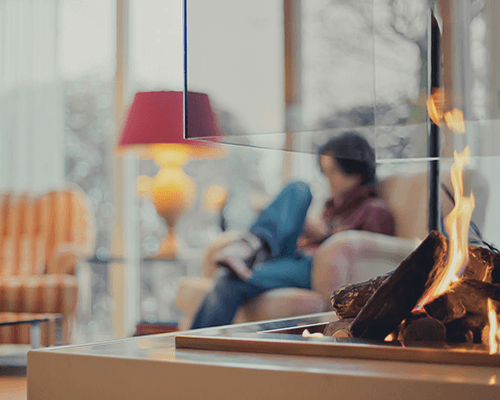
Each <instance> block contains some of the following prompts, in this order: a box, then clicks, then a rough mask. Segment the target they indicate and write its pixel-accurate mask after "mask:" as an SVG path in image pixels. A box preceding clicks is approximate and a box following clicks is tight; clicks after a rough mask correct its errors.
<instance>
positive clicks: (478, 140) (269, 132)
mask: <svg viewBox="0 0 500 400" xmlns="http://www.w3.org/2000/svg"><path fill="white" fill-rule="evenodd" d="M431 3H432V4H431V7H430V6H429V2H428V1H427V0H399V1H395V2H393V1H388V0H362V1H357V2H345V1H342V0H334V1H329V2H324V1H321V0H310V1H299V0H295V1H289V2H283V1H281V0H272V1H264V0H260V1H256V2H251V3H248V2H245V3H238V2H236V3H235V2H230V1H228V0H214V1H212V2H209V3H206V2H203V1H202V0H187V1H186V5H185V16H186V40H185V49H186V68H185V74H186V75H185V78H186V81H185V83H186V90H188V91H195V92H204V93H207V94H208V95H209V97H210V99H211V102H212V105H213V107H214V108H215V109H216V110H217V112H218V115H219V118H220V121H221V125H222V127H223V131H224V134H223V137H222V138H221V139H219V140H221V141H222V142H224V143H229V144H237V145H245V146H253V147H261V148H268V149H281V150H292V151H298V152H313V151H314V149H315V148H316V144H317V143H319V142H321V141H322V140H324V139H325V138H326V137H328V136H329V135H332V134H335V133H337V132H339V131H343V130H345V129H350V128H353V129H357V130H361V131H362V132H363V133H364V134H365V135H366V136H367V138H368V139H369V140H370V141H371V142H372V143H374V145H375V147H376V149H377V158H378V159H401V158H421V157H426V156H427V155H428V146H429V143H428V136H429V133H428V132H429V123H428V121H429V118H428V113H427V106H426V99H427V98H428V97H429V94H430V93H431V87H430V86H431V84H430V79H431V76H430V75H431V69H430V65H431V55H430V54H431V49H432V47H433V46H435V45H436V43H439V42H441V49H442V52H441V54H442V59H441V60H440V61H438V65H441V66H442V68H441V72H442V78H441V88H442V89H443V90H444V91H445V92H446V96H445V97H444V101H445V109H444V110H443V111H446V110H452V109H453V108H457V109H459V110H460V111H462V112H463V114H464V116H465V119H466V121H467V122H466V123H465V126H466V133H465V134H462V135H457V134H454V133H453V132H452V131H450V129H448V128H447V127H446V126H444V119H442V120H441V122H440V124H441V125H442V129H441V130H440V133H439V135H440V150H441V155H442V156H443V157H452V155H453V149H458V150H461V149H462V148H463V147H464V145H465V144H467V145H469V147H470V148H471V152H472V155H473V156H474V155H494V154H498V153H499V151H500V148H499V144H498V143H497V142H498V140H497V139H496V135H494V132H495V131H496V130H497V128H498V127H499V115H500V113H499V105H498V89H499V87H500V78H499V77H498V72H497V71H498V70H500V69H499V68H498V64H499V54H498V53H499V52H498V48H499V46H498V41H499V39H498V37H499V35H498V27H497V26H496V25H497V24H495V23H494V21H495V20H497V19H498V17H499V6H498V5H497V4H496V3H495V2H494V1H493V0H486V1H484V2H469V1H466V2H452V1H450V0H440V1H435V2H431ZM283 4H285V5H287V4H288V5H287V6H285V7H284V6H283ZM431 11H432V13H433V14H431ZM431 15H434V16H435V19H436V23H437V25H438V26H439V30H440V32H441V35H438V36H439V37H435V38H434V39H439V40H437V41H436V40H434V41H433V37H432V34H431V25H432V24H431ZM495 18H496V19H495ZM285 43H286V45H285ZM187 111H188V115H189V109H188V110H187ZM186 136H187V137H188V138H193V139H196V138H198V137H197V133H196V132H192V131H190V130H189V124H188V128H187V130H186ZM205 139H207V138H205Z"/></svg>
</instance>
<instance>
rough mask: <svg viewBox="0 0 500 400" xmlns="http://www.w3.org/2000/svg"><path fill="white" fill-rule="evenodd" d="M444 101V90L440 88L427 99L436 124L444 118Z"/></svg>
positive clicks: (430, 113) (431, 116) (432, 118)
mask: <svg viewBox="0 0 500 400" xmlns="http://www.w3.org/2000/svg"><path fill="white" fill-rule="evenodd" d="M443 102H444V97H443V91H442V90H440V89H437V90H436V91H434V93H432V94H431V95H430V97H429V98H428V99H427V101H426V104H427V112H428V113H429V117H430V118H431V120H432V122H434V123H435V124H436V125H440V123H441V119H442V118H443Z"/></svg>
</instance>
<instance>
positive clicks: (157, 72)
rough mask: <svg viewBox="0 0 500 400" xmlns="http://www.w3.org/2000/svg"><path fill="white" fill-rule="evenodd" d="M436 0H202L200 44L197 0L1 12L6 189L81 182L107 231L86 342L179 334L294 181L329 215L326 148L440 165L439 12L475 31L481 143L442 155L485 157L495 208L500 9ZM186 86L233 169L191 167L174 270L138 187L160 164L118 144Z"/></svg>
mask: <svg viewBox="0 0 500 400" xmlns="http://www.w3.org/2000/svg"><path fill="white" fill-rule="evenodd" d="M435 3H436V2H433V1H427V0H359V1H356V2H351V1H346V0H308V1H300V0H296V1H278V0H272V1H269V0H258V1H253V2H245V3H244V4H240V3H235V2H230V1H228V0H213V1H204V0H189V1H187V4H186V18H187V27H186V34H187V41H185V38H184V22H183V21H184V17H183V14H184V7H185V4H184V1H182V0H140V1H139V0H83V1H82V0H0V33H1V43H2V45H1V52H0V71H1V73H0V105H1V106H0V192H3V193H6V192H9V191H10V192H14V193H26V192H29V193H30V194H32V195H35V196H36V195H39V194H43V193H45V192H47V191H50V190H57V189H60V188H63V187H65V186H68V185H70V186H71V185H76V186H77V187H78V188H80V189H81V190H82V191H83V193H85V195H86V198H87V204H88V207H89V210H90V212H91V215H92V221H93V225H94V228H95V246H94V248H93V251H92V254H88V255H86V257H85V258H83V259H82V260H81V263H84V264H85V265H86V266H87V268H88V270H89V273H88V274H87V275H86V278H82V279H83V281H81V282H86V283H84V284H82V286H81V287H80V296H81V304H80V306H79V307H80V309H79V316H78V321H79V323H78V328H77V332H76V335H75V339H74V341H76V342H80V343H81V342H91V341H97V340H108V339H113V338H121V337H125V336H130V335H132V334H134V332H135V331H136V330H137V326H138V324H140V323H144V324H163V325H167V326H169V325H172V326H175V324H176V321H178V319H179V318H180V317H181V314H180V312H179V311H178V310H177V309H176V307H175V305H174V299H175V295H176V288H177V283H178V281H179V279H181V278H182V277H185V276H196V275H197V274H199V270H198V269H199V265H200V262H201V257H202V253H203V249H204V247H205V246H206V245H207V244H208V243H210V242H211V241H212V240H213V239H214V238H215V237H216V236H217V235H218V234H219V233H221V232H222V231H223V230H241V229H245V228H246V227H248V225H249V224H250V222H251V221H252V220H253V218H254V217H255V216H256V215H257V213H258V212H259V210H260V209H261V208H262V207H263V206H264V205H265V204H266V202H267V201H269V199H271V198H272V196H274V195H275V194H276V193H277V192H278V191H279V190H280V189H281V188H282V187H283V184H284V183H285V182H286V181H288V180H290V179H302V180H305V181H307V182H308V183H310V184H311V186H312V189H313V194H314V199H315V200H314V203H313V205H312V207H311V212H314V211H317V210H318V209H319V207H320V206H321V204H322V202H323V201H324V200H325V198H326V196H327V192H326V190H327V187H326V185H325V181H324V180H323V177H322V176H321V174H320V173H319V170H318V167H317V161H316V156H315V155H314V152H315V149H316V148H317V147H318V146H319V145H320V144H321V143H322V142H323V141H324V140H325V139H326V138H328V137H329V136H331V135H333V134H335V133H337V132H339V131H341V130H345V129H347V128H354V127H356V128H357V129H358V130H359V131H361V132H363V133H364V134H365V135H366V136H367V138H368V139H369V140H370V142H371V143H372V144H373V145H374V146H375V148H376V150H377V159H378V161H379V164H380V173H381V174H390V173H392V172H394V171H401V170H407V171H409V172H412V171H416V170H421V169H422V168H424V169H425V168H427V165H428V160H427V159H426V157H427V156H428V146H429V143H428V124H429V118H428V114H427V109H426V103H425V101H426V99H427V97H428V96H429V94H430V91H431V87H430V84H429V73H430V72H429V68H428V65H429V52H430V48H429V46H430V43H431V36H430V32H431V31H430V15H431V14H430V10H431V9H432V10H434V12H435V14H436V16H437V20H438V22H439V24H441V25H443V24H447V23H449V24H455V25H454V26H457V27H458V26H459V27H461V28H460V29H456V31H454V32H456V36H454V37H453V38H452V40H451V42H450V43H451V44H446V43H443V44H442V45H443V46H446V45H448V46H449V47H447V49H454V50H453V53H450V54H449V56H450V58H452V59H453V60H454V65H455V69H454V70H453V71H452V73H453V74H455V75H454V76H455V78H456V79H455V80H454V83H453V85H455V86H453V88H454V90H455V91H456V93H460V95H458V94H457V96H455V98H454V99H455V100H454V101H456V102H457V104H460V105H461V108H462V109H463V110H464V115H465V119H466V121H467V122H466V124H467V133H466V135H464V136H461V137H458V138H457V137H454V136H453V135H450V134H449V133H447V132H441V145H442V158H443V161H444V162H446V161H447V160H449V159H450V157H452V151H453V150H454V149H461V148H462V147H463V145H464V144H468V145H469V146H470V147H471V151H472V161H471V163H472V164H473V165H474V166H475V167H477V168H478V169H480V170H481V171H483V172H484V173H485V174H486V176H487V177H488V179H489V180H490V190H491V194H490V198H491V199H493V202H495V199H496V198H498V194H499V193H498V187H497V186H498V185H496V178H495V176H494V171H496V169H497V168H498V167H500V164H499V159H498V154H500V152H499V147H498V139H497V138H496V137H497V136H498V135H496V128H497V127H498V118H499V111H498V110H499V106H498V93H499V89H500V78H499V76H498V71H499V70H500V68H498V66H499V50H498V49H499V46H498V44H499V42H500V40H499V32H500V31H499V28H498V26H497V25H498V24H497V22H498V21H492V20H491V18H490V15H498V14H495V13H493V14H491V13H490V12H489V11H488V10H490V11H491V9H496V8H498V5H497V4H495V0H483V1H480V0H476V1H472V0H467V1H464V2H461V3H460V5H457V4H455V2H449V1H441V2H437V3H438V4H437V5H436V4H435ZM448 3H450V4H451V3H454V4H455V6H454V7H455V8H453V10H452V11H451V12H450V13H449V14H443V10H444V9H445V6H446V5H447V4H448ZM439 6H441V8H439ZM440 12H441V13H440ZM185 46H186V49H185ZM185 51H186V59H187V63H186V64H184V61H185V60H184V56H185ZM450 51H451V50H450ZM185 69H186V71H185ZM185 72H186V74H185ZM185 79H186V81H187V89H188V90H190V91H195V92H202V93H206V94H208V96H209V98H210V101H211V105H212V108H213V110H214V112H215V114H216V115H217V118H218V120H219V123H220V125H221V127H222V130H223V134H224V136H223V138H222V139H221V142H223V143H225V144H224V145H223V147H224V156H223V157H218V158H213V159H208V160H202V159H193V158H192V159H190V160H189V161H188V162H187V163H186V164H185V166H184V167H183V170H184V172H185V173H186V174H187V175H188V176H189V177H190V178H191V179H192V180H193V181H194V184H195V186H196V194H195V196H194V197H193V203H192V205H191V206H190V207H188V209H187V210H186V211H185V213H184V214H183V216H182V217H181V218H180V219H179V221H178V223H177V225H176V233H177V240H178V254H177V256H176V257H175V259H167V260H166V259H160V258H155V256H156V255H157V254H158V251H159V247H160V243H161V241H162V239H163V237H164V236H165V235H166V233H167V227H166V224H165V221H164V220H163V219H162V218H161V217H160V216H159V215H158V213H157V211H156V208H155V206H154V204H153V203H152V201H151V199H150V198H149V197H148V196H144V197H140V196H139V194H138V191H137V185H136V181H137V178H138V177H139V176H140V175H146V176H149V177H152V176H154V175H155V174H156V173H157V172H158V170H159V166H158V165H157V164H156V163H155V162H154V161H153V160H151V159H143V158H141V157H139V156H138V155H137V154H135V153H134V152H123V153H121V154H117V153H116V149H115V147H116V143H117V138H118V136H119V132H120V127H121V126H122V125H123V121H124V118H125V116H126V110H127V109H128V107H129V106H130V105H131V104H132V101H133V99H134V95H135V94H136V93H137V92H152V91H182V90H183V89H184V86H185V83H186V82H185ZM457 85H458V86H457ZM457 99H459V100H457ZM187 134H188V137H190V138H196V132H189V131H188V133H187ZM217 190H219V191H217ZM211 196H212V197H211ZM221 198H223V199H224V200H223V201H222V203H221ZM488 215H489V218H487V221H486V226H485V230H484V232H483V234H484V236H485V237H487V238H488V239H489V241H490V242H492V243H496V244H498V243H500V233H499V232H497V230H496V229H495V226H496V225H497V223H498V221H500V215H499V212H498V210H497V209H496V208H495V207H491V210H489V214H488ZM85 279H86V281H85Z"/></svg>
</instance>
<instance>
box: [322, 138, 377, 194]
mask: <svg viewBox="0 0 500 400" xmlns="http://www.w3.org/2000/svg"><path fill="white" fill-rule="evenodd" d="M322 155H330V156H333V157H335V160H336V161H337V164H339V166H340V168H341V169H342V171H343V172H344V173H345V174H347V175H361V176H362V177H363V181H362V182H361V184H362V185H375V184H376V181H377V177H376V168H377V165H376V161H375V151H374V150H373V147H372V146H370V144H369V143H368V141H367V140H366V139H365V138H364V137H363V136H361V135H360V134H358V133H356V132H354V131H349V132H345V133H343V134H341V135H339V136H335V137H333V138H331V139H330V140H328V141H327V142H326V143H325V144H324V145H323V146H321V147H320V148H319V150H318V162H319V159H320V157H321V156H322Z"/></svg>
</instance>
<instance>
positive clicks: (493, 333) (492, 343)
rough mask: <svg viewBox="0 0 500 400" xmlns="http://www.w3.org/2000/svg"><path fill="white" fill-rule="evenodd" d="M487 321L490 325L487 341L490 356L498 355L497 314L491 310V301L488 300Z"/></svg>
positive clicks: (499, 334)
mask: <svg viewBox="0 0 500 400" xmlns="http://www.w3.org/2000/svg"><path fill="white" fill-rule="evenodd" d="M488 321H489V323H490V331H489V341H488V344H489V349H490V354H496V353H498V343H499V342H500V329H499V328H498V317H497V313H496V312H495V309H494V308H493V302H492V301H491V299H488Z"/></svg>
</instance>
